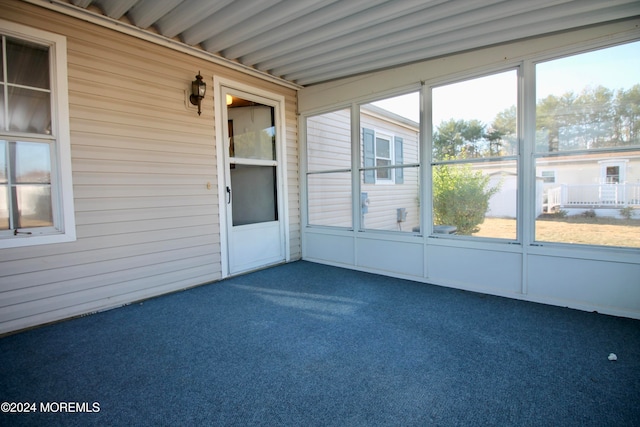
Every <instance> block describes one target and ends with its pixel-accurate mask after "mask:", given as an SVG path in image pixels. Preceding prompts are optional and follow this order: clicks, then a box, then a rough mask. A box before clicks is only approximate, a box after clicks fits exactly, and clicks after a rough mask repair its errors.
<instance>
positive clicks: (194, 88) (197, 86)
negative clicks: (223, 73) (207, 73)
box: [189, 71, 207, 115]
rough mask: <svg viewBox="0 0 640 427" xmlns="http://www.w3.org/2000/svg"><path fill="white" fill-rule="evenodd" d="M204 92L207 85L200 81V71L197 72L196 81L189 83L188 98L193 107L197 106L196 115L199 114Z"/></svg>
mask: <svg viewBox="0 0 640 427" xmlns="http://www.w3.org/2000/svg"><path fill="white" fill-rule="evenodd" d="M206 91H207V84H206V83H205V82H203V81H202V76H201V75H200V71H198V75H197V76H196V79H195V80H194V81H192V82H191V96H190V97H189V101H191V103H192V104H193V105H197V106H198V115H200V113H201V111H200V107H201V106H202V99H203V98H204V93H205V92H206Z"/></svg>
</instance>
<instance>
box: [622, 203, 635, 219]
mask: <svg viewBox="0 0 640 427" xmlns="http://www.w3.org/2000/svg"><path fill="white" fill-rule="evenodd" d="M634 214H635V210H634V209H633V206H627V207H626V208H622V209H620V215H621V216H622V217H623V218H624V219H632V218H633V215H634Z"/></svg>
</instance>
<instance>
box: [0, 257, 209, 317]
mask: <svg viewBox="0 0 640 427" xmlns="http://www.w3.org/2000/svg"><path fill="white" fill-rule="evenodd" d="M203 272H204V274H203ZM214 278H215V275H214V274H213V272H211V271H208V269H207V267H206V266H204V267H201V268H199V269H194V268H189V269H184V270H175V265H174V270H173V271H169V272H167V273H165V274H156V275H153V276H145V277H144V278H142V279H140V280H136V278H135V277H133V278H132V277H129V278H125V280H123V281H121V282H119V283H116V284H113V285H110V286H102V287H98V288H90V289H85V290H79V291H75V292H72V293H69V294H67V293H63V294H58V295H56V296H51V297H48V298H41V299H32V300H30V301H29V302H28V303H23V304H17V305H12V306H9V307H3V309H2V312H1V313H2V314H0V323H2V322H6V321H11V320H15V319H20V318H21V317H28V314H29V313H43V312H44V313H46V312H48V311H53V310H59V309H63V310H64V309H67V310H68V309H69V308H70V307H73V306H75V305H78V304H87V303H88V302H95V303H96V304H95V308H96V309H99V308H107V307H113V306H116V305H120V304H123V303H129V302H132V301H135V300H138V299H141V298H145V297H148V296H153V295H155V294H156V292H155V290H156V289H157V288H159V287H166V288H167V291H172V290H179V289H182V288H184V287H188V286H194V284H196V285H199V284H203V283H207V282H209V281H211V280H214ZM150 279H152V280H150ZM194 279H195V280H194ZM136 285H137V286H136ZM114 295H117V297H116V298H113V296H114ZM118 300H119V301H118Z"/></svg>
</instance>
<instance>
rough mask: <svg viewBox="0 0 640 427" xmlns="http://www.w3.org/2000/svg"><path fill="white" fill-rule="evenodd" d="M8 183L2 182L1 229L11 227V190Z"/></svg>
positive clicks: (0, 202)
mask: <svg viewBox="0 0 640 427" xmlns="http://www.w3.org/2000/svg"><path fill="white" fill-rule="evenodd" d="M8 188H9V187H8V185H6V184H0V230H8V229H9V190H8Z"/></svg>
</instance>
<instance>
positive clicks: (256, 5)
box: [180, 0, 280, 46]
mask: <svg viewBox="0 0 640 427" xmlns="http://www.w3.org/2000/svg"><path fill="white" fill-rule="evenodd" d="M279 2H280V0H261V1H259V2H251V1H235V2H232V3H231V4H229V5H228V6H227V7H225V8H223V9H221V10H219V11H218V12H216V13H215V14H213V15H210V16H209V17H208V18H205V19H204V20H202V21H200V22H198V23H197V24H195V25H193V26H191V27H189V28H188V29H186V30H185V31H183V32H182V34H180V37H181V38H182V41H183V42H185V43H186V44H188V45H192V46H193V45H196V44H198V43H200V42H202V41H203V40H206V39H208V38H210V37H213V36H214V35H216V34H219V33H222V32H224V31H226V30H228V29H229V28H232V27H234V26H236V25H238V24H240V23H241V22H242V21H244V20H245V19H246V17H247V16H248V15H250V16H256V15H258V16H259V15H260V14H261V13H262V12H264V11H265V9H268V8H270V7H273V6H274V5H276V4H277V3H279Z"/></svg>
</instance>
